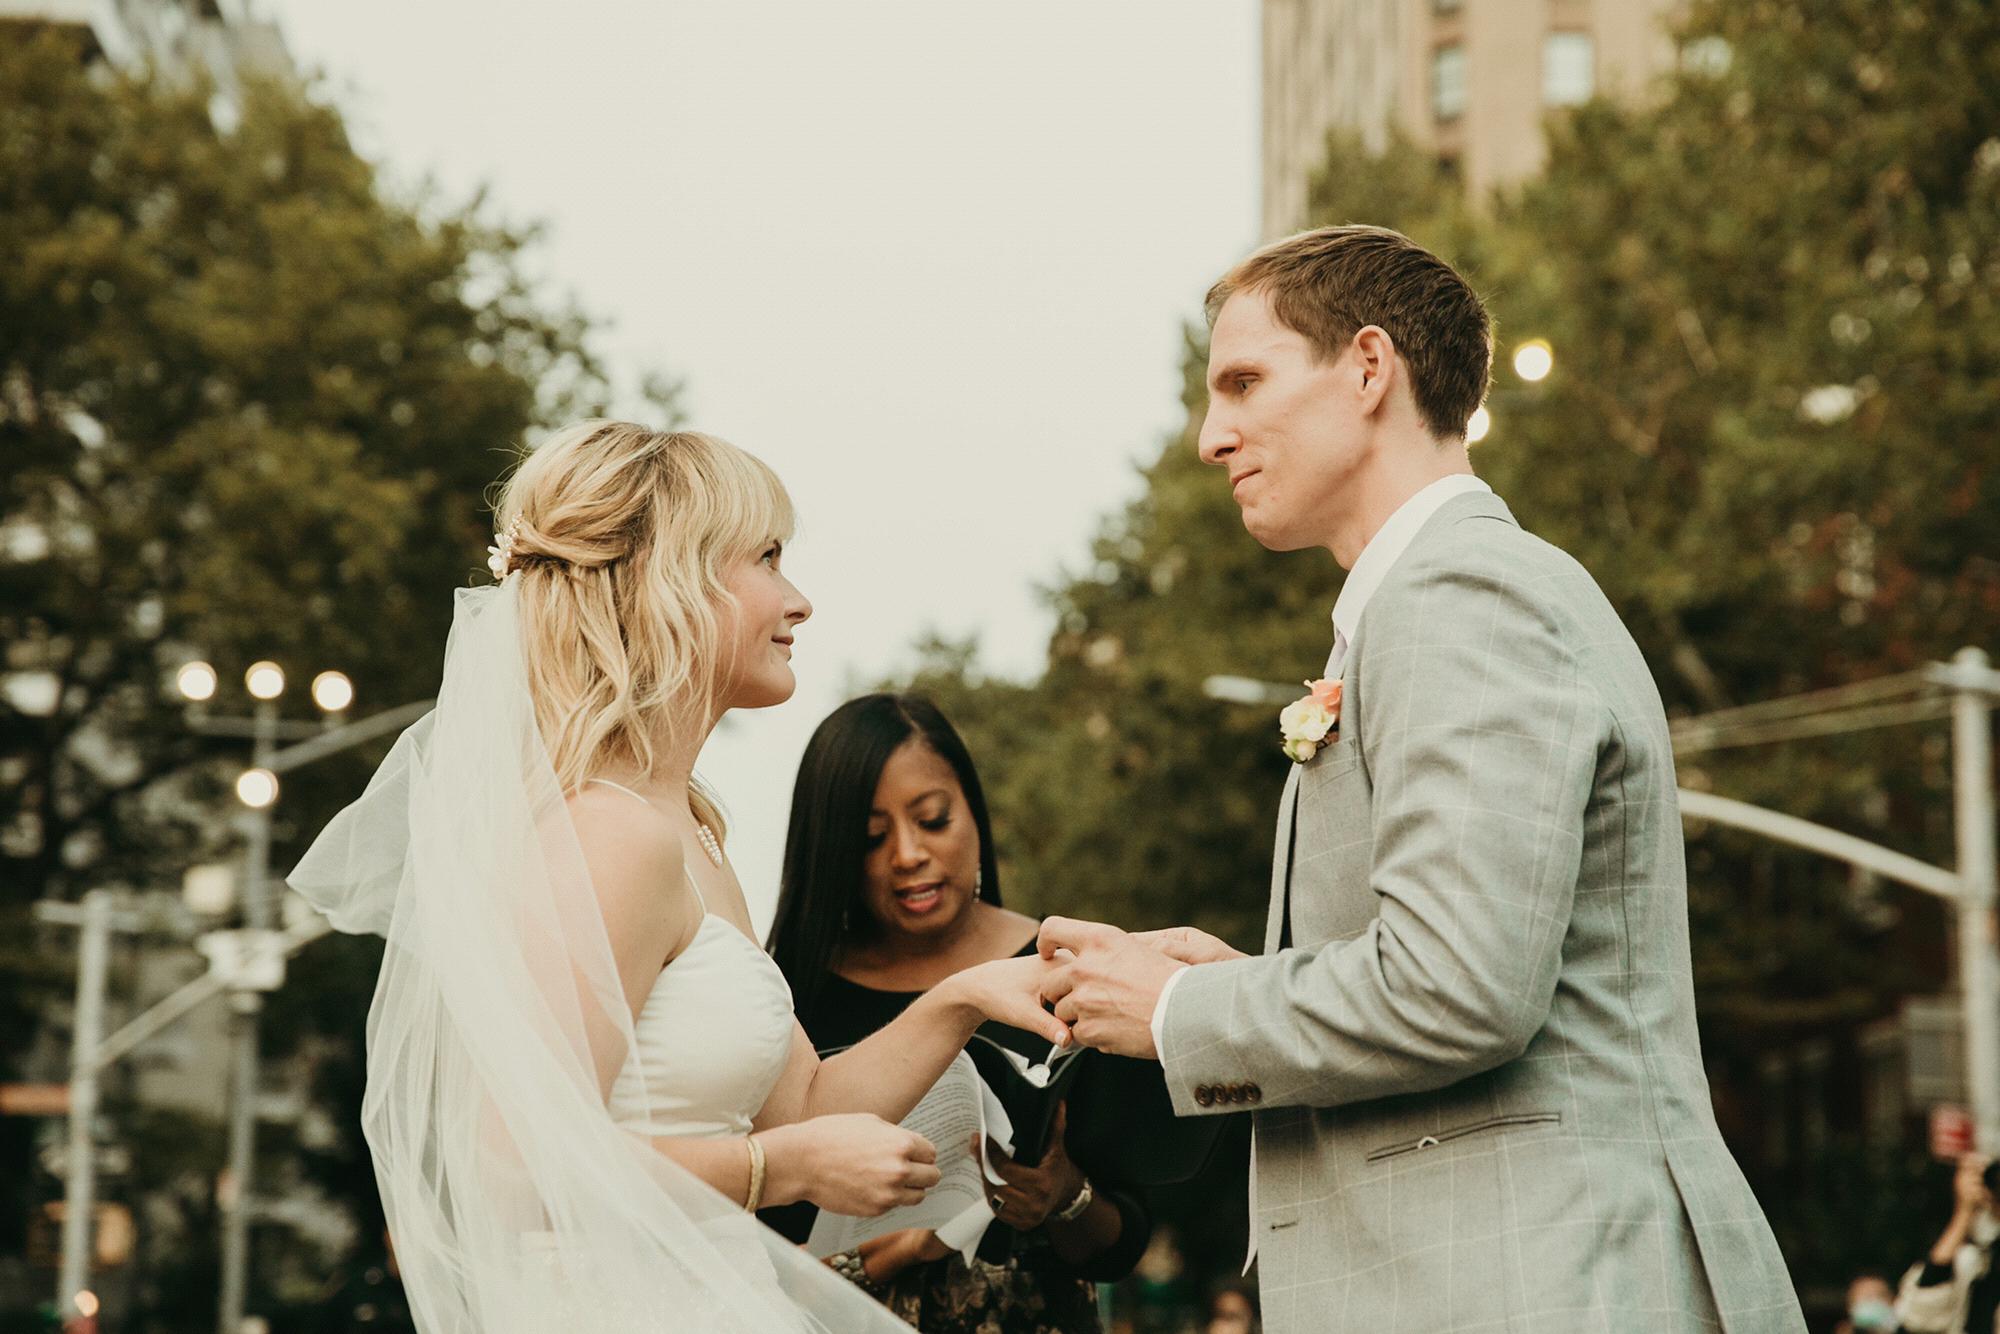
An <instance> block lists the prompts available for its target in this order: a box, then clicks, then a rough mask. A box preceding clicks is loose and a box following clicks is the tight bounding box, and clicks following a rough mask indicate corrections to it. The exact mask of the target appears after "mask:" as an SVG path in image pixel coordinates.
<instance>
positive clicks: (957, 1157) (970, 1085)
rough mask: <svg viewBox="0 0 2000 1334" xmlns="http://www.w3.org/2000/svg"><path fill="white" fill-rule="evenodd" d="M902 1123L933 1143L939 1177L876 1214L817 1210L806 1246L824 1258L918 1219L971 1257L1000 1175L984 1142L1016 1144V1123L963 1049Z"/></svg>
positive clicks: (1006, 1149)
mask: <svg viewBox="0 0 2000 1334" xmlns="http://www.w3.org/2000/svg"><path fill="white" fill-rule="evenodd" d="M903 1128H904V1129H905V1130H914V1131H915V1132H916V1133H917V1134H919V1135H922V1136H923V1137H924V1138H925V1139H927V1140H929V1141H930V1142H931V1144H932V1145H933V1146H935V1147H936V1149H937V1165H938V1171H939V1172H940V1173H942V1174H943V1177H942V1179H941V1180H940V1181H939V1182H938V1183H937V1185H935V1186H932V1187H931V1188H930V1190H929V1191H927V1192H925V1194H924V1198H923V1201H922V1202H921V1203H918V1204H911V1205H905V1206H903V1207H902V1208H899V1209H891V1210H890V1211H889V1212H888V1213H886V1214H882V1215H880V1216H878V1217H875V1218H853V1217H850V1216H848V1215H846V1214H836V1213H829V1212H828V1211H827V1210H825V1209H822V1210H820V1211H819V1218H818V1219H817V1220H816V1221H815V1222H814V1223H813V1230H812V1235H811V1236H809V1237H807V1238H806V1250H808V1251H809V1252H811V1253H812V1254H813V1255H816V1256H820V1257H822V1258H824V1257H825V1256H829V1255H837V1254H839V1253H840V1252H842V1251H851V1250H853V1249H854V1248H855V1247H857V1246H859V1245H860V1244H861V1243H862V1242H864V1241H867V1240H869V1239H871V1238H874V1237H879V1236H881V1235H883V1234H884V1233H887V1232H900V1231H901V1230H902V1229H904V1228H912V1227H916V1228H928V1229H930V1230H932V1231H934V1232H936V1233H937V1234H938V1237H939V1238H940V1239H941V1240H942V1241H943V1242H944V1244H945V1245H947V1246H949V1247H950V1248H951V1249H952V1250H955V1251H957V1252H959V1253H960V1254H961V1255H963V1256H964V1257H965V1258H966V1261H967V1263H970V1262H971V1260H972V1253H973V1251H974V1249H975V1248H976V1247H977V1246H978V1245H979V1239H980V1238H981V1237H982V1236H984V1235H985V1234H986V1228H987V1225H988V1224H990V1223H991V1222H992V1221H993V1206H992V1205H990V1204H988V1203H987V1194H988V1192H987V1189H986V1183H987V1182H988V1181H991V1182H994V1183H995V1184H998V1183H999V1182H1000V1177H999V1175H998V1174H997V1173H995V1172H994V1171H993V1165H992V1164H991V1163H989V1162H988V1161H987V1160H986V1150H985V1143H986V1141H987V1140H988V1139H991V1140H993V1141H994V1142H995V1143H996V1144H998V1145H999V1146H1000V1149H1001V1152H1003V1153H1012V1152H1013V1151H1014V1126H1013V1123H1012V1122H1011V1121H1010V1120H1008V1118H1007V1111H1006V1109H1005V1108H1004V1107H1002V1106H1001V1105H1000V1100H999V1098H998V1097H996V1096H995V1095H994V1093H993V1090H992V1089H990V1088H988V1087H987V1086H986V1081H985V1080H983V1079H981V1078H980V1077H979V1071H978V1070H977V1069H976V1068H974V1066H973V1064H972V1058H971V1057H970V1056H967V1055H966V1054H965V1053H964V1052H960V1053H959V1054H958V1056H957V1057H956V1058H955V1059H954V1060H953V1061H952V1063H951V1065H950V1066H948V1067H947V1068H946V1069H945V1072H944V1074H943V1075H942V1076H941V1077H940V1078H939V1079H938V1082H937V1083H935V1084H933V1085H931V1090H930V1092H928V1093H926V1094H924V1096H923V1099H922V1100H921V1101H919V1102H918V1103H917V1105H916V1106H915V1107H914V1108H912V1109H911V1111H910V1114H909V1115H908V1116H906V1117H904V1118H903ZM974 1131H977V1132H978V1133H979V1136H980V1141H979V1142H980V1146H981V1147H980V1151H979V1154H978V1155H977V1156H976V1157H975V1156H974V1154H973V1152H972V1136H973V1132H974Z"/></svg>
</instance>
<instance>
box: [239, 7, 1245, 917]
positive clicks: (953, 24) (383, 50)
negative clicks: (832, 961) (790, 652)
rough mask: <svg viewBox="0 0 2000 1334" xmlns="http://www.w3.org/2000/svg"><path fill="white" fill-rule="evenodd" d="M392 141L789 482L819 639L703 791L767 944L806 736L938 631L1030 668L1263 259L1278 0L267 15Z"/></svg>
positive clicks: (363, 135)
mask: <svg viewBox="0 0 2000 1334" xmlns="http://www.w3.org/2000/svg"><path fill="white" fill-rule="evenodd" d="M262 8H263V10H264V11H265V12H267V13H269V14H271V15H273V16H274V17H276V18H277V19H278V20H279V22H280V23H281V24H282V25H283V28H284V31H285V35H286V39H287V42H288V44H289V46H290V48H291V50H292V53H293V55H294V56H295V58H297V59H298V61H299V62H300V63H301V64H302V65H304V66H307V67H316V68H319V69H321V70H323V71H324V72H325V73H326V74H327V75H328V76H329V80H330V85H329V86H330V87H331V89H332V91H333V93H334V95H335V96H336V98H337V100H338V101H339V102H340V104H341V105H342V107H343V108H344V109H345V110H346V112H347V114H348V117H349V120H350V123H351V125H352V126H353V128H354V131H355V134H356V138H357V140H358V141H359V143H360V144H361V146H362V148H363V151H364V152H366V153H367V154H368V155H369V156H370V157H372V158H374V159H376V160H377V161H379V162H382V163H384V164H385V165H386V166H387V167H388V168H389V169H390V171H391V173H392V176H393V178H394V179H395V180H396V181H398V182H401V183H404V184H414V182H416V181H417V180H418V179H420V178H421V177H423V176H426V175H428V176H431V177H434V178H435V179H436V180H437V181H438V182H439V184H440V185H441V186H442V187H443V188H444V190H445V192H446V194H447V197H452V198H460V199H462V198H466V197H469V195H470V193H471V192H472V190H473V189H475V188H476V187H478V186H481V185H484V186H486V187H488V188H489V189H490V195H491V198H492V200H493V202H494V203H495V204H496V205H497V206H498V208H499V209H500V211H501V212H502V213H503V215H504V216H506V217H508V218H510V219H514V220H519V221H527V220H539V221H541V222H544V223H546V224H547V226H548V239H547V242H546V243H545V245H544V246H543V248H542V250H541V252H540V254H539V257H538V260H537V269H538V271H540V272H542V273H544V274H545V275H546V279H547V282H548V285H549V290H550V292H551V294H552V295H556V296H567V297H573V298H574V299H575V300H577V301H578V302H579V303H580V304H581V305H582V307H583V308H584V309H585V310H586V311H587V312H589V313H590V314H591V315H593V316H595V317H597V318H598V319H599V321H600V323H601V325H602V327H603V333H602V335H601V337H600V340H599V346H600V348H601V350H602V351H603V352H604V353H605V355H606V357H607V360H608V361H609V363H610V365H611V366H612V368H613V370H614V372H615V373H616V374H618V375H619V376H620V377H621V378H622V379H623V380H624V381H625V382H627V383H636V381H637V378H638V377H639V375H640V374H642V373H643V372H645V371H647V370H650V369H658V370H663V371H666V372H669V373H671V374H673V375H676V376H679V377H683V378H684V379H685V380H686V382H687V387H688V400H687V401H688V406H689V407H690V409H691V410H692V414H693V419H694V420H693V424H694V425H696V426H698V427H699V428H701V429H704V430H709V431H713V432H715V433H717V434H720V435H723V436H725V437H727V438H728V439H730V440H733V441H734V442H735V443H737V444H739V445H742V446H743V447H745V448H746V449H749V450H750V451H751V452H753V453H756V454H758V455H760V456H762V457H763V458H765V459H766V460H768V461H769V462H770V463H771V464H772V465H773V466H774V467H776V469H777V470H778V472H779V474H780V475H781V476H782V477H783V478H784V479H785V481H786V483H787V484H788V485H789V487H790V488H791V491H792V494H793V497H794V499H795V500H796V501H797V503H798V507H799V510H800V512H801V515H802V519H803V528H802V531H801V533H800V536H799V540H798V541H797V542H796V544H795V545H794V546H793V548H791V549H790V550H789V551H788V553H787V557H786V565H787V570H788V572H789V573H790V574H791V575H792V577H793V579H794V581H795V582H797V583H798V584H799V585H800V586H801V587H802V588H803V589H804V590H805V592H806V594H807V595H808V596H809V597H811V598H812V600H813V602H814V604H815V607H816V609H817V610H816V614H815V615H814V617H813V619H812V620H811V621H810V622H809V623H808V624H807V625H806V626H805V627H804V629H803V630H802V632H801V633H800V636H799V642H798V651H797V654H796V657H795V659H794V665H795V667H796V669H797V671H798V674H799V680H800V689H799V693H798V695H797V697H795V698H794V699H793V700H792V702H791V703H789V704H787V705H784V706H783V707H781V708H778V709H774V710H769V711H766V712H764V713H760V714H756V715H748V716H739V717H738V719H737V721H736V722H734V723H733V725H728V726H726V727H725V729H724V731H722V732H720V733H718V735H717V737H716V739H715V740H714V741H713V742H712V743H711V745H710V747H709V751H708V753H707V755H706V756H705V757H704V763H703V772H704V774H705V775H706V776H707V777H708V779H709V780H710V781H711V782H712V783H714V784H715V785H716V786H717V787H718V788H720V790H721V793H722V796H723V798H724V801H725V803H726V805H727V807H728V809H729V812H730V814H731V817H732V821H733V825H732V837H731V840H730V842H731V856H732V860H733V861H734V862H735V864H736V867H737V870H738V873H739V874H740V875H741V877H742V879H743V883H744V887H745V889H746V890H747V891H748V894H749V897H750V901H751V909H752V912H753V914H754V915H756V916H757V917H758V919H759V922H760V924H761V923H762V922H763V921H764V920H767V918H768V914H769V912H770V909H771V905H772V902H773V899H774V896H775V894H776V886H777V869H778V862H779V858H780V855H781V852H782V843H783V838H784V822H785V818H786V811H787V807H788V804H789V801H790V797H791V784H792V778H793V775H794V773H795V771H796V768H797V763H798V756H799V754H800V752H801V751H802V750H803V748H804V745H805V741H806V738H807V737H808V736H809V735H810V734H811V732H812V729H813V727H814V726H815V725H816V724H817V723H818V721H819V720H820V719H821V718H822V717H824V716H825V714H826V713H827V712H828V711H829V710H830V709H832V708H833V707H834V706H835V705H836V704H838V703H839V702H840V701H841V700H842V699H843V698H845V697H846V696H847V694H848V693H849V692H850V690H851V689H852V688H854V687H856V686H857V685H859V684H866V683H869V682H872V681H873V680H875V679H877V678H879V677H881V676H883V675H885V674H888V673H890V672H893V671H896V670H897V669H899V668H902V667H906V666H908V665H909V664H910V662H911V661H912V660H913V652H912V645H913V644H914V643H915V642H916V641H917V639H918V638H919V637H920V636H921V635H922V634H923V633H924V632H925V631H927V630H929V629H933V628H934V629H938V630H941V631H943V632H945V633H947V634H950V635H953V636H962V635H965V634H969V633H975V632H976V633H977V634H978V635H979V637H980V640H981V643H982V645H983V661H984V663H985V664H986V665H987V666H988V667H989V668H990V669H991V670H993V671H995V672H998V673H1003V674H1007V675H1013V676H1030V675H1033V674H1034V673H1035V671H1036V670H1037V668H1038V667H1039V665H1040V663H1041V661H1042V655H1043V650H1044V647H1045V643H1046V639H1047V636H1048V632H1049V629H1050V621H1049V617H1048V614H1047V612H1046V611H1045V610H1044V609H1043V607H1042V606H1041V604H1040V601H1039V599H1038V598H1037V596H1036V593H1035V589H1036V587H1037V585H1045V584H1048V583H1050V582H1052V581H1053V580H1054V579H1055V578H1056V577H1057V575H1058V573H1059V572H1060V571H1061V570H1062V569H1064V568H1065V567H1067V568H1070V569H1078V568H1081V566H1082V565H1083V563H1084V560H1085V558H1086V554H1087V542H1088V540H1089V538H1090V536H1091V534H1092V533H1093V532H1094V530H1095V528H1096V525H1097V524H1098V522H1099V521H1100V519H1101V518H1102V516H1104V515H1105V514H1107V513H1109V512H1111V511H1113V510H1114V509H1116V508H1117V507H1118V506H1119V505H1121V504H1122V503H1123V502H1124V501H1125V500H1127V499H1129V498H1130V497H1131V496H1132V495H1133V494H1134V493H1135V491H1136V488H1137V482H1136V478H1135V475H1134V472H1133V465H1134V464H1135V463H1137V462H1140V461H1143V460H1145V459H1147V458H1149V457H1151V456H1152V455H1153V454H1154V453H1155V452H1156V451H1157V450H1158V448H1159V445H1160V441H1161V439H1162V437H1163V436H1164V434H1165V433H1166V432H1168V431H1169V430H1171V429H1173V428H1174V427H1175V426H1176V425H1177V424H1178V415H1179V404H1178V397H1177V395H1178V390H1179V374H1178V352H1179V345H1180V333H1179V330H1180V325H1181V322H1182V321H1183V320H1186V319H1190V318H1194V317H1195V316H1196V315H1197V313H1198V309H1199V304H1200V297H1201V293H1202V291H1203V290H1204V288H1205V287H1206V285H1207V283H1208V282H1209V280H1210V279H1212V278H1213V277H1214V276H1215V275H1216V274H1217V273H1218V272H1220V271H1221V269H1223V268H1224V267H1226V266H1227V264H1228V263H1229V262H1230V261H1232V260H1233V259H1235V258H1237V257H1238V256H1239V255H1240V254H1242V253H1243V252H1244V251H1246V250H1247V249H1249V248H1250V246H1251V245H1252V244H1254V242H1255V240H1256V216H1255V214H1256V198H1257V4H1256V0H1087V2H1081V3H1080V2H1079V0H1013V2H1012V3H1009V4H1005V5H977V6H975V5H970V4H959V3H951V2H950V0H782V2H781V0H650V2H648V3H641V2H640V0H626V2H625V3H614V2H612V0H565V3H562V4H549V3H546V0H543V2H542V3H533V4H529V3H516V2H514V0H338V2H337V3H336V2H335V0H264V4H263V5H262Z"/></svg>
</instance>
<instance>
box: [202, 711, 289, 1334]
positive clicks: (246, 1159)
mask: <svg viewBox="0 0 2000 1334" xmlns="http://www.w3.org/2000/svg"><path fill="white" fill-rule="evenodd" d="M277 724H278V704H277V701H276V700H268V699H267V700H262V701H259V703H258V705H257V738H256V747H255V750H254V753H253V760H252V762H253V763H254V764H255V766H256V767H257V768H260V769H265V768H269V767H270V761H271V755H272V753H273V751H274V750H275V749H276V746H277V735H278V726H277ZM246 818H247V825H248V833H249V847H248V848H247V849H246V850H245V852H244V869H243V922H244V925H245V926H247V927H250V928H251V929H253V930H258V931H262V930H267V929H269V927H270V925H271V917H272V913H271V904H270V901H269V898H268V896H267V895H266V894H265V893H264V881H265V876H266V873H267V869H268V866H269V862H270V856H271V808H270V807H269V806H259V807H253V808H251V809H250V810H249V811H248V812H247V817H246ZM230 1005H231V1007H232V1008H233V1009H234V1010H235V1012H236V1021H235V1032H234V1034H233V1038H232V1040H233V1043H234V1051H233V1053H232V1055H233V1066H234V1073H233V1075H232V1078H231V1093H230V1099H231V1100H230V1106H229V1181H230V1199H229V1200H228V1202H227V1207H226V1208H225V1210H224V1212H223V1218H222V1297H221V1300H220V1302H219V1303H218V1304H217V1307H216V1330H217V1334H238V1331H240V1330H241V1329H242V1327H243V1308H244V1302H245V1297H246V1294H247V1292H248V1288H249V1274H250V1212H251V1208H252V1201H251V1195H252V1190H251V1176H252V1174H253V1173H254V1171H255V1169H256V1154H257V1012H258V1010H259V1009H260V1008H261V1007H262V1006H263V997H261V996H259V995H258V994H257V993H256V992H255V991H251V990H249V989H247V988H244V989H239V990H236V991H234V992H233V993H231V996H230Z"/></svg>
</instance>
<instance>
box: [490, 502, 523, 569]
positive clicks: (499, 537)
mask: <svg viewBox="0 0 2000 1334" xmlns="http://www.w3.org/2000/svg"><path fill="white" fill-rule="evenodd" d="M520 535H521V516H520V515H518V514H516V515H515V516H514V518H513V521H512V522H511V523H509V524H508V525H507V531H506V532H504V533H495V534H493V545H492V546H490V547H488V548H486V568H487V569H489V570H491V571H493V577H494V578H495V579H505V578H506V577H507V575H508V573H509V572H510V571H511V570H512V569H513V568H514V540H515V539H516V538H518V537H519V536H520Z"/></svg>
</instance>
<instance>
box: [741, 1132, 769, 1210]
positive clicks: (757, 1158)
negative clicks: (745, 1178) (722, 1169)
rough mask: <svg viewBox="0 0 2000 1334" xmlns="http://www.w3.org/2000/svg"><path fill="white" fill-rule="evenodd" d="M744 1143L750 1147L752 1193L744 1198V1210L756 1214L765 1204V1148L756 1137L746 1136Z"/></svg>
mask: <svg viewBox="0 0 2000 1334" xmlns="http://www.w3.org/2000/svg"><path fill="white" fill-rule="evenodd" d="M743 1142H744V1143H745V1144H747V1145H749V1146H750V1193H749V1195H748V1196H746V1197H745V1198H744V1201H743V1210H744V1212H745V1213H752V1214H754V1213H756V1212H757V1206H758V1205H760V1204H762V1203H763V1202H764V1146H763V1145H761V1144H759V1143H758V1142H757V1137H756V1136H755V1135H745V1136H744V1137H743Z"/></svg>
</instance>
